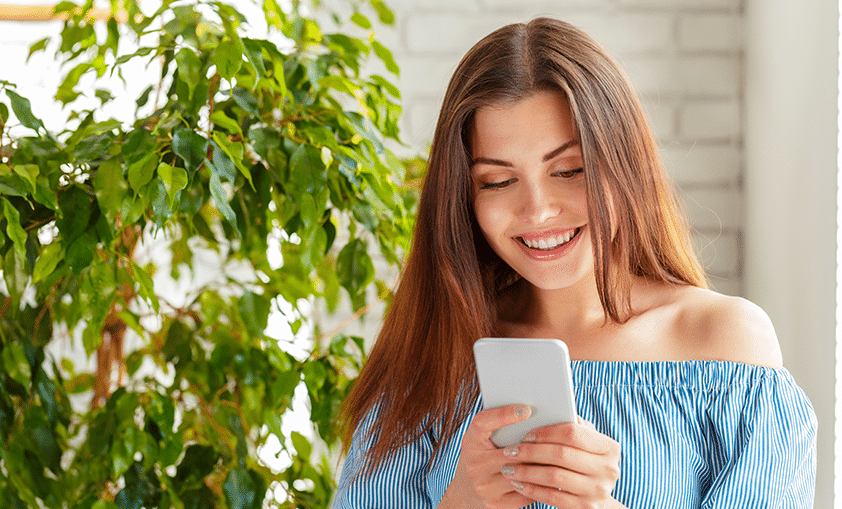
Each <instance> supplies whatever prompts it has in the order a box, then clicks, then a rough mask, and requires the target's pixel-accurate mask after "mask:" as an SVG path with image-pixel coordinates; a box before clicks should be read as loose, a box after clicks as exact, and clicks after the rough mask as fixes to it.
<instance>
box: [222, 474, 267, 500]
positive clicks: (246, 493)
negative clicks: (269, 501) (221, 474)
mask: <svg viewBox="0 0 842 509" xmlns="http://www.w3.org/2000/svg"><path fill="white" fill-rule="evenodd" d="M222 491H223V493H224V494H225V501H226V502H227V503H228V507H229V508H230V509H254V508H255V507H260V505H259V503H260V502H262V501H263V500H262V499H263V494H262V493H258V492H257V485H256V483H255V482H254V478H253V477H252V475H251V474H250V473H249V471H247V470H246V469H244V468H235V469H234V470H232V471H231V473H229V474H228V477H226V478H225V484H224V485H223V486H222Z"/></svg>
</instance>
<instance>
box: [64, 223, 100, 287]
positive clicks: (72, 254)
mask: <svg viewBox="0 0 842 509" xmlns="http://www.w3.org/2000/svg"><path fill="white" fill-rule="evenodd" d="M96 245H97V238H96V236H95V235H94V234H93V233H92V232H91V231H90V230H88V231H85V232H84V233H82V234H81V235H79V236H78V237H76V238H75V239H73V241H71V242H70V243H69V244H68V245H67V247H66V248H65V254H64V259H65V260H66V261H67V264H68V265H70V268H71V269H73V273H74V274H75V275H76V276H78V275H79V274H81V273H82V271H83V270H85V269H86V268H87V267H88V266H89V265H90V264H91V263H93V261H94V252H95V251H96Z"/></svg>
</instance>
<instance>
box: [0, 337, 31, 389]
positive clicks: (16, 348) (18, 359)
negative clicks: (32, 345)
mask: <svg viewBox="0 0 842 509" xmlns="http://www.w3.org/2000/svg"><path fill="white" fill-rule="evenodd" d="M2 357H3V368H4V369H5V371H6V374H7V375H8V376H9V377H11V379H12V380H14V381H15V382H17V383H19V384H21V385H23V386H24V387H29V381H30V379H31V378H32V369H31V368H30V365H29V360H27V358H26V354H25V353H24V352H23V348H21V347H20V345H18V344H17V343H7V344H6V345H4V346H3V353H2Z"/></svg>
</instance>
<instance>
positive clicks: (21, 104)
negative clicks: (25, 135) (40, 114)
mask: <svg viewBox="0 0 842 509" xmlns="http://www.w3.org/2000/svg"><path fill="white" fill-rule="evenodd" d="M6 95H7V96H8V97H9V99H10V100H11V101H12V111H14V112H15V116H16V117H17V118H18V120H20V123H21V124H23V125H24V126H25V127H28V128H30V129H32V130H34V131H38V130H39V129H41V128H43V127H44V122H42V121H41V120H40V119H38V118H35V115H33V114H32V103H30V102H29V99H26V98H25V97H21V96H19V95H18V94H17V93H16V92H14V91H12V90H9V89H8V88H7V89H6Z"/></svg>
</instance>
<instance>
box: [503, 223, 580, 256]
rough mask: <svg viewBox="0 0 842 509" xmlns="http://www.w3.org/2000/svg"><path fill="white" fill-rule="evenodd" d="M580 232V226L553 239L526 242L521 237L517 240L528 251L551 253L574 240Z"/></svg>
mask: <svg viewBox="0 0 842 509" xmlns="http://www.w3.org/2000/svg"><path fill="white" fill-rule="evenodd" d="M581 231H582V227H581V226H580V227H578V228H576V229H574V230H571V231H568V232H567V233H563V234H559V235H556V236H555V237H547V238H542V239H538V240H527V239H524V238H523V237H518V238H517V239H518V240H519V241H520V242H521V244H523V245H524V246H526V247H528V248H529V249H534V250H536V251H552V250H554V249H558V248H559V247H561V246H563V245H565V244H567V243H568V242H570V241H571V240H573V239H575V238H576V236H577V235H579V233H580V232H581Z"/></svg>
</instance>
